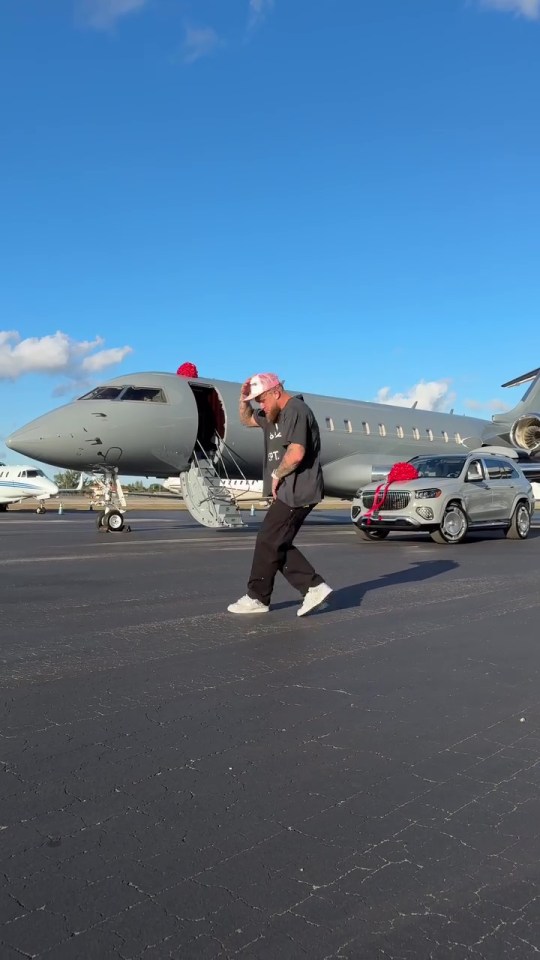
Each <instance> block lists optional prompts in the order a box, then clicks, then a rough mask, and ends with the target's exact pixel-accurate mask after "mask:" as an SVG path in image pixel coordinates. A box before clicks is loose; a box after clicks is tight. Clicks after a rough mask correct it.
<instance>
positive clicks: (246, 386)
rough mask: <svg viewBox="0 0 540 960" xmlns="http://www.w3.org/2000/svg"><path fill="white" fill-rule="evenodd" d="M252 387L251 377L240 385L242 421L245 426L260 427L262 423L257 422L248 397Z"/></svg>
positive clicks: (239, 407)
mask: <svg viewBox="0 0 540 960" xmlns="http://www.w3.org/2000/svg"><path fill="white" fill-rule="evenodd" d="M250 389H251V379H250V378H248V379H247V380H244V382H243V384H242V386H241V387H240V400H239V403H238V412H239V417H240V423H241V424H242V425H243V426H244V427H260V423H257V421H256V419H255V417H254V416H253V407H252V406H251V400H247V399H246V397H248V396H249V393H250Z"/></svg>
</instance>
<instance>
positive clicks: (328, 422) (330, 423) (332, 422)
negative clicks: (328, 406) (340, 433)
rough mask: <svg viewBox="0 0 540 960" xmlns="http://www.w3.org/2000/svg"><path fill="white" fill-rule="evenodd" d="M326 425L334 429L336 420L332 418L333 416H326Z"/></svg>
mask: <svg viewBox="0 0 540 960" xmlns="http://www.w3.org/2000/svg"><path fill="white" fill-rule="evenodd" d="M326 426H327V427H328V429H329V430H333V429H334V421H333V420H332V417H327V418H326Z"/></svg>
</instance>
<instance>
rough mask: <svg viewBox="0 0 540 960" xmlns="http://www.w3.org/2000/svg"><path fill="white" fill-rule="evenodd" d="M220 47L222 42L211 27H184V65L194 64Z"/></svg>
mask: <svg viewBox="0 0 540 960" xmlns="http://www.w3.org/2000/svg"><path fill="white" fill-rule="evenodd" d="M221 46H223V40H221V38H220V36H219V34H217V33H216V31H215V30H214V29H213V27H186V35H185V38H184V63H195V61H196V60H201V58H202V57H208V56H210V54H212V53H214V51H215V50H217V48H218V47H221Z"/></svg>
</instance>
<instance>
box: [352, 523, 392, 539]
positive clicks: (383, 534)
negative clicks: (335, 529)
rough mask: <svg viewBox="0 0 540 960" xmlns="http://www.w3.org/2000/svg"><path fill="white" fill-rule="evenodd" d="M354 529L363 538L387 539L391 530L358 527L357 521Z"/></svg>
mask: <svg viewBox="0 0 540 960" xmlns="http://www.w3.org/2000/svg"><path fill="white" fill-rule="evenodd" d="M354 529H355V530H356V532H357V534H358V536H359V537H360V539H361V540H371V541H373V540H386V538H387V536H388V534H389V533H390V531H389V530H368V529H367V528H366V527H358V526H357V525H356V523H355V525H354Z"/></svg>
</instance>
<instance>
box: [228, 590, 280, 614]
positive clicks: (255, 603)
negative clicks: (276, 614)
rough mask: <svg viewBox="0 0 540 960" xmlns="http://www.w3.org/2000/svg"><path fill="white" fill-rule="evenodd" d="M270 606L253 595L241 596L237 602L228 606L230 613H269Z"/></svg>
mask: <svg viewBox="0 0 540 960" xmlns="http://www.w3.org/2000/svg"><path fill="white" fill-rule="evenodd" d="M269 609H270V607H267V606H266V604H265V603H261V601H260V600H254V599H253V597H248V595H247V593H246V595H245V597H240V599H239V600H237V601H236V603H230V604H229V606H228V607H227V610H228V611H229V613H268V611H269Z"/></svg>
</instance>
